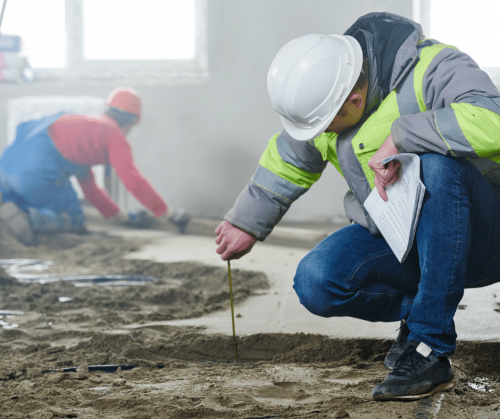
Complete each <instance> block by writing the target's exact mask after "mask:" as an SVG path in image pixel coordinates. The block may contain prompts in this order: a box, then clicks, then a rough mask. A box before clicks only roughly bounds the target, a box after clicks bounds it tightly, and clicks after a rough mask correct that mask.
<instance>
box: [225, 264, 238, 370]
mask: <svg viewBox="0 0 500 419" xmlns="http://www.w3.org/2000/svg"><path fill="white" fill-rule="evenodd" d="M227 273H228V276H229V296H230V298H231V318H232V320H233V347H234V362H238V345H237V343H236V328H235V327H234V304H233V276H232V275H231V262H230V261H229V260H228V261H227Z"/></svg>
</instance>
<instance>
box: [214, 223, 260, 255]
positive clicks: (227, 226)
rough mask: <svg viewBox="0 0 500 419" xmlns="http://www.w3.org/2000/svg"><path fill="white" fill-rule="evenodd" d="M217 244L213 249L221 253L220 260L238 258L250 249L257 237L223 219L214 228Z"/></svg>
mask: <svg viewBox="0 0 500 419" xmlns="http://www.w3.org/2000/svg"><path fill="white" fill-rule="evenodd" d="M215 234H217V238H216V239H215V243H216V244H218V247H217V249H216V250H215V251H216V252H217V253H218V254H219V255H221V258H222V260H231V259H239V258H241V257H242V256H244V255H246V254H247V253H249V252H250V250H252V247H253V245H254V244H255V243H256V242H257V239H256V238H255V237H254V236H252V235H251V234H249V233H247V232H246V231H243V230H241V229H239V228H238V227H235V226H233V225H232V224H231V223H229V222H228V221H223V222H222V223H221V224H220V225H219V227H217V229H216V230H215Z"/></svg>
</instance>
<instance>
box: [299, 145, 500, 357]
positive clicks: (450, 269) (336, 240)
mask: <svg viewBox="0 0 500 419" xmlns="http://www.w3.org/2000/svg"><path fill="white" fill-rule="evenodd" d="M420 159H421V177H422V181H423V183H424V184H425V186H426V188H427V190H426V192H425V197H424V203H423V207H422V212H421V215H420V220H419V223H418V228H417V232H416V240H415V242H414V245H413V247H412V249H411V251H410V253H409V255H408V257H407V259H406V260H405V261H404V262H403V263H399V262H398V260H397V259H396V257H395V256H394V254H393V253H392V251H391V249H390V248H389V246H388V244H387V243H386V241H385V240H384V238H383V237H374V236H372V235H371V234H370V232H369V231H368V230H367V229H365V228H364V227H361V226H360V225H358V224H353V225H350V226H348V227H345V228H343V229H341V230H339V231H337V232H335V233H333V234H332V235H331V236H329V237H327V238H326V239H325V240H323V241H322V242H321V243H320V244H318V245H317V246H316V247H315V248H314V249H313V250H312V251H311V252H310V253H309V254H308V255H307V256H306V257H305V258H304V259H303V260H302V261H301V262H300V264H299V266H298V268H297V273H296V276H295V284H294V289H295V291H296V292H297V295H298V296H299V299H300V302H301V304H302V305H304V306H305V307H306V308H307V309H308V310H309V311H310V312H311V313H314V314H316V315H318V316H322V317H333V316H350V317H356V318H358V319H363V320H368V321H373V322H375V321H383V322H391V321H397V320H400V319H407V321H408V327H409V329H410V335H409V339H410V340H418V341H420V342H424V343H426V344H427V345H429V346H430V347H431V348H432V349H433V350H434V352H435V353H436V354H437V355H439V356H450V355H453V353H454V352H455V348H456V338H457V335H456V332H455V324H454V322H453V317H454V315H455V312H456V310H457V307H458V303H459V302H460V300H461V299H462V297H463V294H464V289H465V288H474V287H483V286H486V285H489V284H493V283H495V282H498V281H500V197H499V196H497V195H496V193H495V192H494V190H493V188H492V187H491V185H490V184H489V183H488V181H487V180H486V179H485V178H484V177H483V176H482V175H481V173H480V172H479V171H478V170H477V169H476V168H475V167H474V166H473V165H472V164H471V163H470V162H469V161H468V160H467V159H463V158H453V157H447V156H442V155H438V154H425V155H422V156H420Z"/></svg>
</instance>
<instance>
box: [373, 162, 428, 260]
mask: <svg viewBox="0 0 500 419" xmlns="http://www.w3.org/2000/svg"><path fill="white" fill-rule="evenodd" d="M392 160H397V161H399V162H400V163H401V166H400V167H399V169H398V180H397V181H396V182H394V183H393V184H391V185H389V186H387V187H386V188H385V191H386V192H387V197H388V198H389V199H388V200H387V201H384V200H383V199H382V198H381V197H380V195H379V193H378V191H377V188H374V189H373V190H372V192H371V193H370V195H369V196H368V198H367V199H366V201H365V203H364V206H365V208H366V210H367V211H368V214H370V217H371V218H372V220H373V221H374V222H375V224H376V225H377V227H378V229H379V230H380V232H381V233H382V235H383V236H384V239H385V240H386V241H387V243H388V244H389V246H390V247H391V249H392V251H393V252H394V254H395V255H396V257H397V258H398V260H399V262H403V261H404V260H405V259H406V256H408V252H409V251H410V249H411V246H412V245H413V239H414V237H415V231H416V230H417V224H418V217H419V216H420V210H421V208H422V201H423V199H424V193H425V186H424V184H423V183H422V181H421V180H420V158H419V157H418V156H417V155H416V154H411V153H402V154H396V155H394V156H391V157H388V158H387V159H384V160H382V164H387V163H389V162H390V161H392Z"/></svg>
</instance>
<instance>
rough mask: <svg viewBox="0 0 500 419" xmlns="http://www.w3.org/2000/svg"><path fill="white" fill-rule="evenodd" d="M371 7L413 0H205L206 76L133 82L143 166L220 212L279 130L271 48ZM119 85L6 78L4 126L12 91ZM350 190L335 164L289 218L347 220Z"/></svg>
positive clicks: (347, 21)
mask: <svg viewBox="0 0 500 419" xmlns="http://www.w3.org/2000/svg"><path fill="white" fill-rule="evenodd" d="M372 11H389V12H394V13H398V14H401V15H404V16H408V17H411V12H412V1H411V0H378V1H373V0H349V1H347V0H307V1H306V0H208V48H209V51H208V56H209V71H210V78H209V80H208V81H206V82H204V83H201V84H192V85H186V84H183V85H163V86H147V85H144V86H141V85H135V86H133V87H135V88H136V89H137V90H138V91H139V92H140V93H141V95H142V96H143V103H144V116H143V119H142V121H141V124H140V125H139V126H138V127H136V128H135V129H134V130H133V131H132V133H131V135H130V136H129V138H130V141H131V143H132V145H133V148H134V154H135V157H136V161H137V164H138V166H139V167H140V169H141V170H142V171H143V172H144V174H145V175H146V176H147V177H148V178H149V179H150V180H151V182H152V183H153V184H154V185H155V187H156V188H157V189H158V191H159V192H160V193H161V194H162V195H164V196H165V198H166V200H167V202H170V203H171V204H172V205H174V206H182V207H185V208H187V209H189V210H190V211H191V212H192V213H193V214H195V215H197V216H202V217H209V218H220V217H222V216H223V215H224V214H225V213H226V212H227V211H228V210H229V208H230V207H231V206H232V204H233V202H234V199H235V198H236V197H237V195H238V194H239V193H240V191H241V189H242V188H243V187H244V186H245V184H246V182H248V179H249V178H250V177H251V175H252V173H253V172H254V170H255V168H256V167H257V164H258V160H259V157H260V154H261V153H262V151H263V150H264V148H265V147H266V144H267V141H268V140H269V138H270V137H271V136H272V135H274V134H275V133H277V132H279V131H281V124H280V121H279V118H278V114H277V113H275V112H274V111H273V109H272V108H271V106H270V104H269V100H268V97H267V92H266V76H267V70H268V68H269V65H270V63H271V61H272V59H273V57H274V55H275V54H276V53H277V52H278V50H279V49H280V48H281V47H282V46H283V45H284V44H285V43H286V42H288V41H289V40H291V39H293V38H296V37H298V36H301V35H304V34H307V33H343V32H344V31H345V30H346V29H347V28H348V27H349V26H350V25H351V24H352V23H353V22H354V21H355V20H356V18H357V17H359V16H361V15H363V14H366V13H369V12H372ZM158 42H161V41H160V40H158ZM114 87H115V86H114V85H111V84H102V85H84V84H72V85H68V86H57V85H54V84H52V85H51V84H42V83H35V84H32V85H24V86H18V85H0V99H1V100H0V126H2V127H5V123H6V121H5V117H6V103H7V100H8V99H10V98H14V97H18V96H28V95H91V96H103V97H104V96H106V95H107V94H108V92H109V91H110V90H111V89H112V88H114ZM5 131H6V130H5V129H4V128H2V129H0V146H3V145H4V144H5V142H6V139H5ZM346 190H347V186H346V184H345V182H344V180H343V179H342V178H341V177H340V175H338V174H337V173H336V172H335V170H334V169H333V168H332V167H329V168H328V169H327V170H326V171H325V173H324V174H323V177H322V178H321V179H320V180H319V181H318V183H317V184H316V185H314V186H313V188H312V189H311V191H310V192H308V194H306V195H305V196H303V197H302V198H301V199H300V200H299V201H298V202H296V203H295V204H294V205H293V207H292V208H291V210H290V211H289V213H288V214H287V216H286V217H287V219H288V220H313V219H323V220H324V219H332V218H333V219H335V218H338V217H343V207H342V197H343V195H344V193H345V191H346ZM129 202H131V200H130V199H129Z"/></svg>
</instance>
